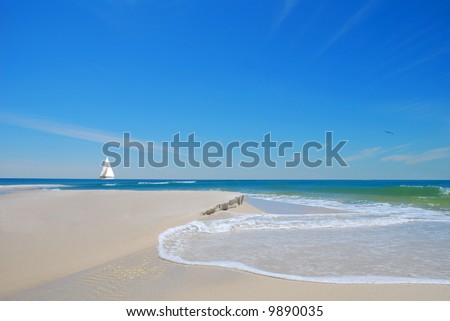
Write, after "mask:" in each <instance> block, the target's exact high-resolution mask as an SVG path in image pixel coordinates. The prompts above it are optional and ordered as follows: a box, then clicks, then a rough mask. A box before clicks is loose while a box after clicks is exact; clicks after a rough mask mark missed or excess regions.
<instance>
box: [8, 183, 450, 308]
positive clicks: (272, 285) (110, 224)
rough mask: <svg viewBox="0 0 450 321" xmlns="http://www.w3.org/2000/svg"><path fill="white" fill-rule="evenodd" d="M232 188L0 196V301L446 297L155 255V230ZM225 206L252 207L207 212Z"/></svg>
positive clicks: (447, 288)
mask: <svg viewBox="0 0 450 321" xmlns="http://www.w3.org/2000/svg"><path fill="white" fill-rule="evenodd" d="M239 195H240V193H233V192H217V191H27V192H25V191H24V192H18V193H13V194H7V195H6V194H5V195H1V196H0V202H1V203H2V205H3V206H2V209H1V211H0V222H1V223H2V225H1V229H0V240H1V241H2V242H1V244H3V246H2V245H0V257H1V258H2V260H1V262H4V263H0V264H1V266H0V271H1V272H2V273H1V274H0V278H1V279H0V281H1V282H0V283H1V284H2V290H0V299H1V300H450V285H430V284H335V283H320V282H305V281H290V280H286V279H278V278H274V277H267V276H263V275H258V274H253V273H250V272H245V271H240V270H234V269H229V268H220V267H211V266H198V265H184V264H178V263H173V262H169V261H166V260H163V259H161V258H160V257H158V254H157V246H158V236H159V234H160V233H162V232H164V231H165V230H167V229H168V228H171V227H174V226H178V225H183V224H186V223H189V222H191V221H193V220H196V219H206V220H207V219H210V218H209V217H208V216H202V215H201V213H204V211H206V210H208V209H210V208H214V207H215V206H216V205H217V204H220V203H224V202H228V201H230V200H232V199H234V198H235V197H237V196H239ZM5 205H6V206H5ZM62 212H63V213H64V216H61V213H62ZM233 212H234V213H260V212H261V211H259V210H258V209H257V208H255V207H253V206H252V205H251V204H249V203H247V202H245V201H244V204H242V205H240V206H239V207H235V208H232V209H230V210H228V211H227V212H218V213H214V214H213V216H215V217H216V215H224V214H223V213H227V214H226V215H230V214H228V213H233ZM37 217H38V218H39V219H37ZM61 228H62V230H61ZM11 241H12V242H11ZM27 251H28V252H27ZM62 259H65V260H66V261H63V262H60V261H61V260H62ZM11 260H12V261H11ZM6 262H8V264H5V263H6Z"/></svg>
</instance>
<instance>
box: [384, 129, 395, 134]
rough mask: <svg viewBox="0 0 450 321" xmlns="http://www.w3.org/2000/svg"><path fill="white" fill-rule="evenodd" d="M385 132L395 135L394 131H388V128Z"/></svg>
mask: <svg viewBox="0 0 450 321" xmlns="http://www.w3.org/2000/svg"><path fill="white" fill-rule="evenodd" d="M384 132H385V133H386V134H390V135H394V132H390V131H388V130H385V131H384Z"/></svg>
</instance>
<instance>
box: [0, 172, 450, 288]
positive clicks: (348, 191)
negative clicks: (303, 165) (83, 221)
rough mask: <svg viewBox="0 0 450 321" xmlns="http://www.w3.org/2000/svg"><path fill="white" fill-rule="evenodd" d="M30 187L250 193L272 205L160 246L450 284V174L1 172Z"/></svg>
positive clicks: (233, 261)
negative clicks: (155, 176)
mask: <svg viewBox="0 0 450 321" xmlns="http://www.w3.org/2000/svg"><path fill="white" fill-rule="evenodd" d="M29 189H48V190H55V191H57V190H83V189H91V190H93V189H104V190H109V189H120V190H224V191H236V192H241V193H244V194H245V195H246V198H247V200H248V202H249V203H250V204H253V205H255V206H257V207H259V208H260V209H262V210H263V211H264V212H265V213H264V214H254V213H253V214H252V213H248V214H233V215H231V214H228V215H223V216H222V215H221V216H215V215H212V216H210V217H208V218H207V219H206V220H198V221H194V222H191V223H188V224H186V225H183V226H176V227H173V228H171V229H169V230H167V231H165V232H164V233H162V234H161V235H160V237H159V247H158V251H159V255H160V256H161V257H162V258H164V259H166V260H169V261H173V262H177V263H183V264H193V265H206V266H220V267H227V268H232V269H238V270H244V271H248V272H251V273H257V274H261V275H266V276H271V277H277V278H284V279H290V280H303V281H313V282H314V281H316V282H331V283H424V284H450V181H448V180H433V181H424V180H414V181H412V180H107V181H102V180H75V179H0V193H3V194H4V193H14V192H17V191H20V190H29Z"/></svg>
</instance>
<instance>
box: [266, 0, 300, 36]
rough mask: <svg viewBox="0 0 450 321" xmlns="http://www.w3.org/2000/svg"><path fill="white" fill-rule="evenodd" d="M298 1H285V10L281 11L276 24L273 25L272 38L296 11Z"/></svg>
mask: <svg viewBox="0 0 450 321" xmlns="http://www.w3.org/2000/svg"><path fill="white" fill-rule="evenodd" d="M297 3H298V0H285V1H284V4H283V8H282V9H281V11H280V13H278V15H277V16H276V18H275V22H274V23H273V26H272V30H271V31H270V36H272V35H273V34H274V33H275V32H277V31H278V29H279V28H280V27H281V25H282V24H283V22H284V20H286V18H287V17H288V16H289V14H290V13H291V12H292V10H294V8H295V6H296V5H297Z"/></svg>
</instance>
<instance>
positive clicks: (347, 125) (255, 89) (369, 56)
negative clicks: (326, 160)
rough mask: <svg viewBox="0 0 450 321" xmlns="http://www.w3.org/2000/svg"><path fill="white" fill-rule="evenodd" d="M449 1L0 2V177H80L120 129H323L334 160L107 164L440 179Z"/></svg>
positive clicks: (447, 93) (251, 136)
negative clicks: (309, 164)
mask: <svg viewBox="0 0 450 321" xmlns="http://www.w3.org/2000/svg"><path fill="white" fill-rule="evenodd" d="M449 13H450V2H448V1H436V0H428V1H411V0H409V1H387V0H384V1H383V0H369V1H367V0H364V1H363V0H358V1H356V0H354V1H325V0H314V1H313V0H279V1H276V0H271V1H264V0H239V1H234V0H227V1H221V0H217V1H208V0H196V1H188V0H176V1H172V0H153V1H144V0H54V1H47V0H44V1H14V0H11V1H7V0H0V149H1V153H0V164H1V166H0V177H80V178H81V177H82V178H95V177H97V175H98V173H99V172H100V164H101V161H102V159H103V158H104V156H103V154H102V143H103V142H104V141H106V140H110V139H119V138H120V137H121V135H122V133H123V132H130V133H131V135H132V138H135V139H136V140H140V141H144V142H145V141H155V142H161V141H168V140H170V139H171V138H172V136H173V135H174V134H175V133H177V132H179V133H180V134H181V136H182V138H186V137H187V135H189V134H190V133H192V132H195V134H196V137H197V138H198V139H199V140H200V141H202V142H207V141H211V140H217V141H219V142H222V143H224V144H226V143H227V142H230V141H233V140H238V141H241V142H243V141H246V140H256V141H261V140H262V138H263V136H264V134H266V133H268V132H271V134H272V138H273V139H275V140H277V141H279V142H281V141H284V140H288V141H293V142H294V143H295V147H296V148H297V150H300V149H301V146H302V145H303V144H304V143H305V142H307V141H309V140H316V141H319V142H322V143H323V141H324V135H325V131H332V132H333V133H334V139H335V140H336V141H337V140H348V143H347V145H345V147H344V148H343V149H342V151H341V154H342V156H344V159H346V161H347V162H348V164H349V165H350V166H349V167H346V168H342V167H339V166H337V165H336V164H335V166H333V167H330V168H327V167H324V166H321V167H319V168H315V169H310V168H306V167H304V166H299V167H298V168H293V169H286V168H284V167H283V166H280V167H277V168H267V167H266V166H264V165H261V166H259V167H257V168H254V169H242V168H239V167H238V166H235V167H233V168H231V169H229V168H225V167H224V166H222V167H219V168H216V169H207V168H204V167H202V168H198V169H195V168H190V167H187V168H176V167H175V166H169V167H168V168H163V169H154V168H150V167H146V168H143V169H139V168H137V166H132V168H128V169H126V168H123V167H121V166H119V167H118V168H116V170H115V171H116V174H117V176H118V177H120V178H296V179H302V178H306V179H314V178H319V179H326V178H333V179H334V178H339V179H371V178H374V179H396V178H400V179H403V178H404V179H407V178H416V179H426V178H430V179H450V166H449V164H450V162H449V160H450V140H449V137H450V90H449V88H450V20H449V19H448V15H449ZM385 131H392V132H394V135H391V134H387V133H385ZM320 155H321V154H320V153H319V154H317V157H320ZM238 160H239V156H238V157H237V161H238ZM135 165H137V163H136V164H135Z"/></svg>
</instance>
